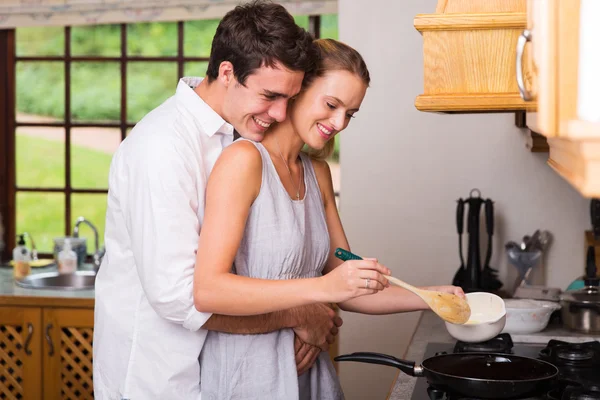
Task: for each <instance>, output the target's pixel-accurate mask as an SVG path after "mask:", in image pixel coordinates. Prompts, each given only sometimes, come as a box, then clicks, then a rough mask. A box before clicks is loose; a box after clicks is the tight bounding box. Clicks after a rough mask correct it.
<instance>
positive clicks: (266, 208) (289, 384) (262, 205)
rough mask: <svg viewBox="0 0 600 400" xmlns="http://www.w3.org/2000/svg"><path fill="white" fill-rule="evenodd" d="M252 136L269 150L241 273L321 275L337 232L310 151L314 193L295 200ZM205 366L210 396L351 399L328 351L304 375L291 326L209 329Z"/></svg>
mask: <svg viewBox="0 0 600 400" xmlns="http://www.w3.org/2000/svg"><path fill="white" fill-rule="evenodd" d="M239 140H244V139H239ZM250 143H253V144H254V145H255V146H256V148H257V149H258V150H259V151H260V154H261V157H262V182H261V188H260V193H259V194H258V197H257V198H256V200H255V201H254V203H253V204H252V207H251V209H250V214H249V216H248V220H247V222H246V228H245V232H244V236H243V238H242V242H241V244H240V248H239V250H238V252H237V255H236V257H235V272H236V273H237V274H238V275H243V276H249V277H253V278H262V279H297V278H309V277H316V276H321V271H322V270H323V268H324V266H325V263H326V261H327V257H328V253H329V234H328V231H327V224H326V222H325V211H324V207H323V201H322V199H321V191H320V190H319V185H318V183H317V178H316V176H315V172H314V169H313V166H312V163H311V161H310V158H309V157H308V156H307V155H306V154H304V153H300V157H301V159H302V165H303V167H304V183H305V185H306V195H305V197H304V199H302V200H299V201H294V200H292V199H291V198H290V196H289V195H288V193H287V192H286V190H285V188H284V187H283V184H282V183H281V180H280V179H279V175H278V174H277V172H276V170H275V166H274V165H273V163H272V161H271V158H270V157H269V154H268V152H267V150H266V149H265V147H264V146H263V145H262V144H260V143H254V142H250ZM200 366H201V377H200V386H201V393H202V400H215V399H218V400H221V399H223V400H225V399H227V400H229V399H244V400H252V399H260V400H271V399H273V400H277V399H281V400H295V399H298V400H305V399H307V400H308V399H312V400H339V399H343V398H344V395H343V393H342V390H341V387H340V384H339V380H338V377H337V375H336V372H335V369H334V367H333V364H332V363H331V360H330V358H329V354H328V353H326V352H323V353H321V354H320V355H319V358H318V359H317V362H316V363H315V365H314V367H313V368H311V369H310V370H309V371H307V372H306V373H304V374H303V375H301V376H300V377H298V374H297V372H296V362H295V358H294V332H293V331H292V330H291V329H282V330H280V331H276V332H272V333H267V334H260V335H240V334H227V333H220V332H209V333H208V336H207V338H206V342H205V343H204V347H203V349H202V353H201V355H200Z"/></svg>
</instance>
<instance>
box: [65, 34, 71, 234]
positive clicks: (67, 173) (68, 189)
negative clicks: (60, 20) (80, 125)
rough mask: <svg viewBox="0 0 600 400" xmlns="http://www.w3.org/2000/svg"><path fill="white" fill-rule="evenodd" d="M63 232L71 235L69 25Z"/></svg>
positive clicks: (66, 65) (67, 39)
mask: <svg viewBox="0 0 600 400" xmlns="http://www.w3.org/2000/svg"><path fill="white" fill-rule="evenodd" d="M65 233H66V235H67V236H70V235H71V27H70V26H67V27H65Z"/></svg>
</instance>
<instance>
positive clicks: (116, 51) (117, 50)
mask: <svg viewBox="0 0 600 400" xmlns="http://www.w3.org/2000/svg"><path fill="white" fill-rule="evenodd" d="M71 54H72V55H74V56H104V57H118V56H120V55H121V26H120V25H84V26H74V27H73V28H72V29H71Z"/></svg>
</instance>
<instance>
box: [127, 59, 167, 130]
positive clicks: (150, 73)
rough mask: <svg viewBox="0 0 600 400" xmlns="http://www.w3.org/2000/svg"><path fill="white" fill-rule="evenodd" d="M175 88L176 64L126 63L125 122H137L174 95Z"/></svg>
mask: <svg viewBox="0 0 600 400" xmlns="http://www.w3.org/2000/svg"><path fill="white" fill-rule="evenodd" d="M176 88H177V63H175V62H165V63H156V62H130V63H128V64H127V120H128V121H132V122H138V121H139V120H140V119H142V117H143V116H144V115H146V114H148V113H149V112H150V111H152V109H153V108H155V107H156V106H158V105H159V104H161V103H162V102H164V101H165V100H166V99H167V98H169V97H170V96H172V95H173V94H175V89H176Z"/></svg>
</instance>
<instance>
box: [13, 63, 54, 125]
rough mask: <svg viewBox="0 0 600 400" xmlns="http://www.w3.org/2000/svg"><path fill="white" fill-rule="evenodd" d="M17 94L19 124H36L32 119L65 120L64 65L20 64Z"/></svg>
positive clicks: (18, 66) (18, 64)
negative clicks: (38, 117)
mask: <svg viewBox="0 0 600 400" xmlns="http://www.w3.org/2000/svg"><path fill="white" fill-rule="evenodd" d="M16 90H17V94H16V96H17V113H18V115H19V117H18V119H19V121H27V120H36V118H35V117H33V116H31V115H35V116H47V117H53V118H58V119H61V120H64V118H65V66H64V63H62V62H48V61H44V62H18V63H17V87H16ZM26 114H29V115H26Z"/></svg>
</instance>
